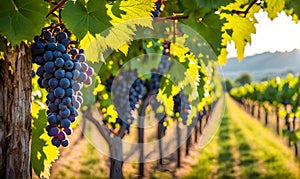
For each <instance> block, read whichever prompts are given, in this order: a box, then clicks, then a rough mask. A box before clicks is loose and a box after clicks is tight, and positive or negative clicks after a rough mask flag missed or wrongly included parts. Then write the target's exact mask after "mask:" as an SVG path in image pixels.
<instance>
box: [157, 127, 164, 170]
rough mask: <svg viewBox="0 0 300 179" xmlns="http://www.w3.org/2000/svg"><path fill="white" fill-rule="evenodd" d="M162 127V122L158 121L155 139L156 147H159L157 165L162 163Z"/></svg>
mask: <svg viewBox="0 0 300 179" xmlns="http://www.w3.org/2000/svg"><path fill="white" fill-rule="evenodd" d="M162 127H163V124H161V123H158V126H157V140H158V148H159V165H162V164H163V148H162V140H161V139H162V137H163V132H162Z"/></svg>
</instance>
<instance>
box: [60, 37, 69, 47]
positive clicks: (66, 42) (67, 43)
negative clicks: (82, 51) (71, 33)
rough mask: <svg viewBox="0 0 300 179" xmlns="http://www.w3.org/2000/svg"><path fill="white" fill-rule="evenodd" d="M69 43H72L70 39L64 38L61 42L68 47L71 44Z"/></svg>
mask: <svg viewBox="0 0 300 179" xmlns="http://www.w3.org/2000/svg"><path fill="white" fill-rule="evenodd" d="M69 43H70V39H63V40H62V41H61V44H63V45H64V46H65V47H67V46H68V45H69Z"/></svg>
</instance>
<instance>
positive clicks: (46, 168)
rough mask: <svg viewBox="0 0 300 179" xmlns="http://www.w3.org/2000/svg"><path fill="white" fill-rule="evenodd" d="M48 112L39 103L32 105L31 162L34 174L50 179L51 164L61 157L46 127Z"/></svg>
mask: <svg viewBox="0 0 300 179" xmlns="http://www.w3.org/2000/svg"><path fill="white" fill-rule="evenodd" d="M46 125H47V117H46V111H45V109H43V108H42V107H41V106H40V105H39V104H38V103H36V102H35V101H33V103H32V141H31V155H30V161H31V164H32V168H33V170H34V172H35V173H36V174H37V175H38V176H39V177H40V178H42V177H46V178H49V176H50V167H51V163H52V162H53V161H54V160H55V159H57V157H58V155H59V151H58V148H57V147H55V146H53V145H52V144H51V137H49V136H48V134H47V132H46V130H45V127H46Z"/></svg>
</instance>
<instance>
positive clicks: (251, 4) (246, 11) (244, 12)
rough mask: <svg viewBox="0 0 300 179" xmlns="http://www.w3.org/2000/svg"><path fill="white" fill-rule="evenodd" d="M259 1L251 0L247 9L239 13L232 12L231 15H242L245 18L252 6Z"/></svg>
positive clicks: (236, 11) (237, 11)
mask: <svg viewBox="0 0 300 179" xmlns="http://www.w3.org/2000/svg"><path fill="white" fill-rule="evenodd" d="M257 1H259V0H253V1H252V2H251V3H250V4H249V6H248V7H247V9H246V10H245V11H239V10H232V13H235V14H238V15H239V14H244V17H246V15H247V14H248V13H249V11H250V9H251V7H252V6H254V4H255V3H256V2H257Z"/></svg>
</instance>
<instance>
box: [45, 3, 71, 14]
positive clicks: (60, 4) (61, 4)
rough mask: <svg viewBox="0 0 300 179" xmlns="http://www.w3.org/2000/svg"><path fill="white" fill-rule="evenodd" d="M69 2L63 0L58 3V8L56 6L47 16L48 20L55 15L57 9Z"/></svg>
mask: <svg viewBox="0 0 300 179" xmlns="http://www.w3.org/2000/svg"><path fill="white" fill-rule="evenodd" d="M66 2H67V0H61V1H59V3H57V5H56V6H54V7H53V8H52V9H51V10H50V11H49V12H48V14H47V15H46V18H47V17H49V16H50V15H51V14H53V13H54V12H55V11H56V10H57V9H59V8H62V6H63V5H64V4H65V3H66Z"/></svg>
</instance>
